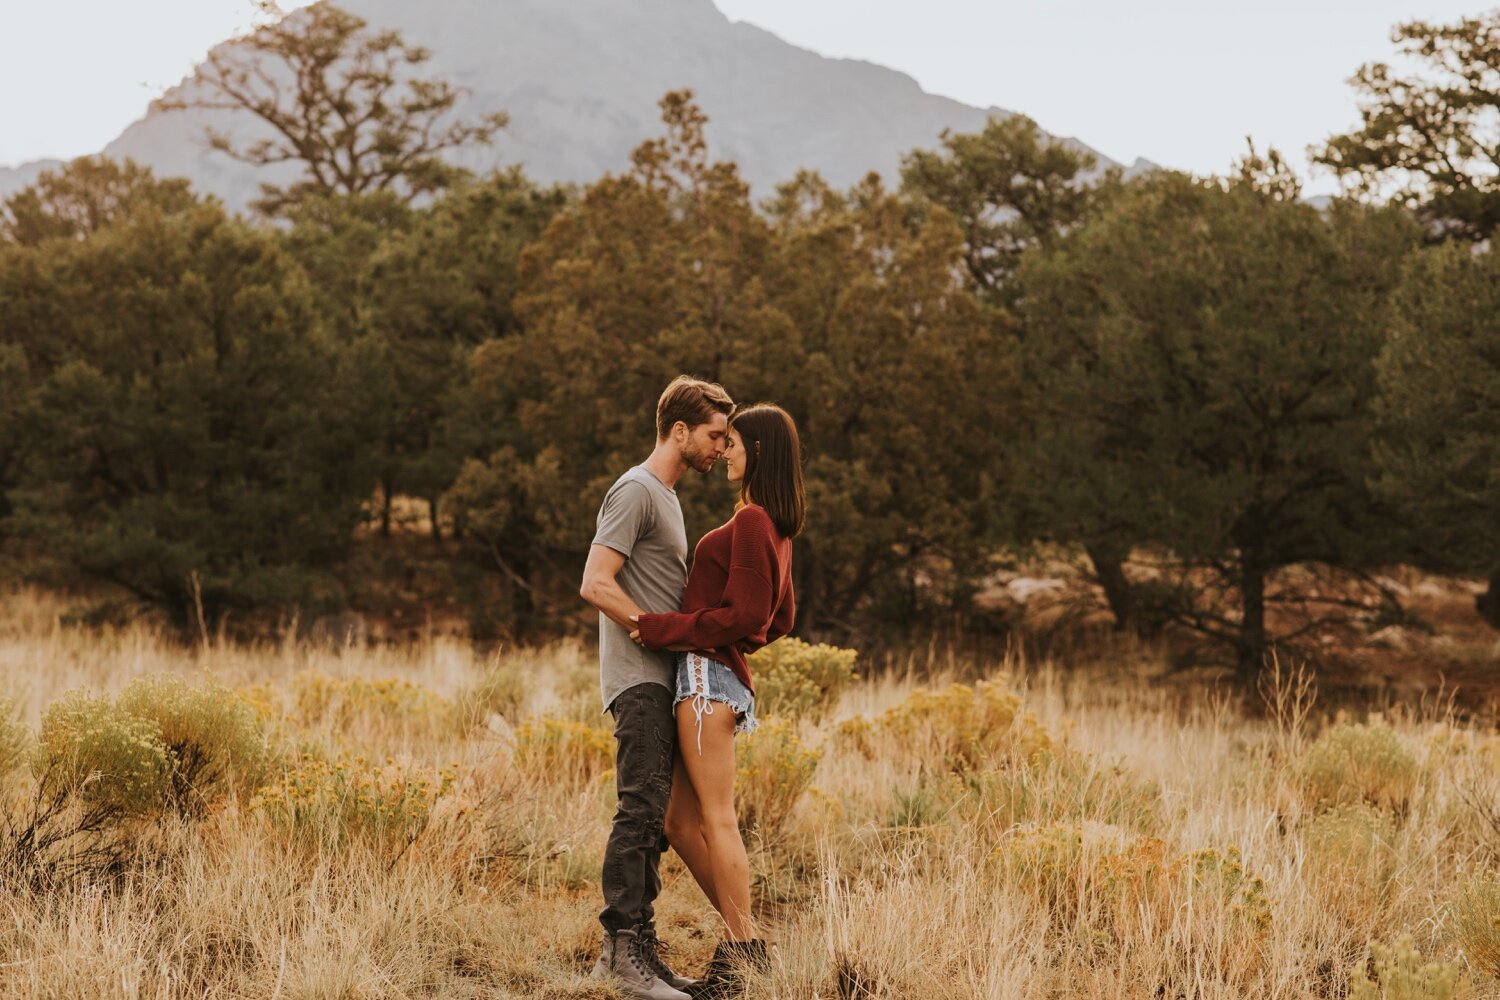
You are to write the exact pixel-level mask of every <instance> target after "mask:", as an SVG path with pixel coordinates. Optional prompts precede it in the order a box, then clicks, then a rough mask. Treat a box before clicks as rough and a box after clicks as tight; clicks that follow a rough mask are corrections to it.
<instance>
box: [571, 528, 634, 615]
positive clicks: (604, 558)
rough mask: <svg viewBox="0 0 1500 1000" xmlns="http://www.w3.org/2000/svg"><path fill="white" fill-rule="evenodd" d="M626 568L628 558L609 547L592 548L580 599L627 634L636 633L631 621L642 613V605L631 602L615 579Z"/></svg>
mask: <svg viewBox="0 0 1500 1000" xmlns="http://www.w3.org/2000/svg"><path fill="white" fill-rule="evenodd" d="M624 565H625V557H624V556H622V555H621V554H620V553H618V552H616V551H615V550H614V549H612V548H610V547H609V546H608V545H594V546H592V547H590V548H589V561H588V563H587V564H585V565H584V567H583V586H581V587H579V588H578V596H580V597H582V598H583V599H584V600H585V601H588V602H589V603H590V604H592V605H593V606H594V607H596V608H598V609H599V610H600V611H602V612H603V613H604V614H605V615H606V616H607V617H608V618H609V619H610V620H611V621H613V622H614V623H615V624H616V625H619V626H621V627H622V628H624V629H625V630H626V631H627V632H633V631H635V622H633V621H631V620H630V616H631V615H639V614H642V613H643V612H642V610H641V606H640V605H638V604H636V603H635V601H633V600H631V599H630V595H629V594H627V593H625V588H624V587H621V586H620V584H619V582H618V581H617V580H616V579H615V574H616V573H618V572H620V567H622V566H624Z"/></svg>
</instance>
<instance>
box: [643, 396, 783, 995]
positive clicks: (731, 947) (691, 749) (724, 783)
mask: <svg viewBox="0 0 1500 1000" xmlns="http://www.w3.org/2000/svg"><path fill="white" fill-rule="evenodd" d="M724 461H725V464H726V465H727V466H728V476H729V481H730V482H731V483H738V484H739V488H740V496H739V503H738V504H737V505H736V507H735V512H734V516H733V517H731V518H730V519H729V521H728V522H727V523H725V524H722V525H720V526H719V527H717V528H715V529H714V530H713V531H710V532H709V533H708V534H706V535H704V536H703V539H702V541H700V542H699V543H698V547H697V548H696V549H695V550H694V553H693V568H692V571H691V572H690V573H689V574H688V580H687V587H686V589H685V590H684V591H683V596H682V610H681V611H680V612H669V613H663V614H642V615H636V616H634V617H633V618H632V620H633V621H635V622H636V624H637V626H638V627H637V629H636V632H635V633H634V634H633V636H634V638H635V639H636V641H638V642H640V643H641V644H642V645H643V646H646V647H647V648H649V649H670V650H675V651H677V652H678V657H677V696H676V700H675V702H674V711H675V712H676V716H677V734H678V740H677V743H678V748H679V753H678V757H677V760H676V764H675V771H674V773H673V778H672V797H671V799H670V801H669V803H668V805H667V817H666V831H667V839H668V841H670V842H671V844H672V847H673V849H674V850H676V851H677V853H678V854H679V855H680V856H681V857H682V859H683V861H684V862H685V863H686V864H687V866H688V870H690V871H691V872H692V873H693V877H694V878H695V879H697V881H698V885H699V886H701V887H702V889H703V892H704V895H706V896H707V897H708V899H709V902H711V903H712V904H713V906H714V909H716V910H718V911H719V914H720V916H722V917H723V918H724V925H725V932H726V934H725V937H726V940H725V941H723V942H721V943H720V944H719V946H718V948H717V949H715V951H714V958H713V961H712V962H711V963H710V965H709V968H708V973H707V976H706V978H705V979H704V980H703V981H702V982H701V983H700V984H699V985H698V986H697V987H694V988H691V989H690V992H691V993H692V994H693V996H695V997H701V996H709V997H713V996H721V995H729V994H730V993H732V992H733V991H734V990H735V989H737V988H738V987H739V986H741V985H742V982H741V980H740V978H739V971H738V970H739V969H740V968H741V967H742V966H744V965H746V964H749V965H756V966H763V965H764V963H765V961H766V952H765V942H763V941H761V940H758V939H757V938H756V937H755V934H754V927H753V926H752V923H751V919H750V868H749V863H748V861H747V860H746V857H745V843H744V841H743V840H742V839H741V837H740V829H739V823H738V820H737V819H736V815H735V808H734V736H735V734H736V733H742V732H744V733H748V732H753V731H754V730H755V727H756V721H755V683H754V680H753V678H751V676H750V669H749V667H748V665H747V664H746V662H745V658H746V657H747V656H748V655H749V654H751V653H753V652H755V651H756V650H757V649H760V648H761V647H762V646H764V645H766V644H767V643H770V642H774V641H775V640H776V639H779V638H781V637H782V636H783V635H786V634H787V632H788V631H790V630H791V627H792V621H793V617H794V614H795V610H796V604H795V600H794V598H793V595H792V539H793V538H795V537H796V536H797V535H798V534H800V533H801V531H802V525H803V518H804V510H805V502H804V498H803V491H802V446H801V443H800V441H799V440H798V437H797V425H796V423H794V422H793V420H792V418H791V416H790V414H788V413H787V412H786V411H785V410H783V409H781V407H779V406H773V405H771V404H769V403H758V404H756V405H755V406H751V407H747V408H746V409H743V410H739V411H737V412H736V413H735V415H734V416H733V417H732V418H731V420H730V422H729V428H728V444H727V446H726V447H725V449H724Z"/></svg>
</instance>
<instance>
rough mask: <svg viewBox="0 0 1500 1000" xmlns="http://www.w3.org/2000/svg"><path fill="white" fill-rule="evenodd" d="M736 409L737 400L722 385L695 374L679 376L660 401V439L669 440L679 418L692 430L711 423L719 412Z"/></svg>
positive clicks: (658, 412)
mask: <svg viewBox="0 0 1500 1000" xmlns="http://www.w3.org/2000/svg"><path fill="white" fill-rule="evenodd" d="M733 412H734V400H732V399H730V398H729V393H727V392H725V391H724V387H723V386H722V385H720V384H719V383H717V382H706V381H704V380H703V379H701V378H693V377H692V376H691V375H679V376H677V377H676V378H674V379H673V380H672V383H671V385H668V386H667V388H666V391H665V392H663V393H662V394H661V399H659V400H657V401H656V439H657V440H658V441H661V440H663V439H665V438H666V436H667V435H668V434H669V433H670V432H671V430H672V425H673V424H675V423H677V421H679V420H681V421H682V422H683V423H685V424H687V426H688V430H692V429H693V428H694V427H697V426H698V425H699V424H706V423H708V422H709V421H710V420H712V419H713V417H714V414H715V413H722V414H724V416H726V417H727V416H729V415H730V414H731V413H733Z"/></svg>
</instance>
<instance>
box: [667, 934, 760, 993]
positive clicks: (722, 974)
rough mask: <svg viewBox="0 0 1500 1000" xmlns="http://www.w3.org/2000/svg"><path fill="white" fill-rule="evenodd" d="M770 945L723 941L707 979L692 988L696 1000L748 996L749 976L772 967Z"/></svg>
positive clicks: (711, 963)
mask: <svg viewBox="0 0 1500 1000" xmlns="http://www.w3.org/2000/svg"><path fill="white" fill-rule="evenodd" d="M770 964H771V962H770V958H769V957H768V956H767V955H766V943H765V942H764V941H762V940H760V939H759V938H756V939H755V940H753V941H720V942H719V946H718V947H717V948H715V949H714V957H713V958H712V959H711V960H710V961H709V963H708V971H706V972H705V973H704V974H703V978H702V979H700V980H698V982H697V983H695V984H694V985H692V986H689V987H688V991H687V992H688V996H690V997H692V998H693V1000H738V998H739V997H743V996H744V995H745V973H746V971H748V970H751V969H753V970H756V971H760V970H763V969H767V968H769V967H770Z"/></svg>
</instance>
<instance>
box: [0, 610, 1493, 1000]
mask: <svg viewBox="0 0 1500 1000" xmlns="http://www.w3.org/2000/svg"><path fill="white" fill-rule="evenodd" d="M0 608H3V610H0V678H3V683H0V697H4V698H6V699H9V700H10V702H11V703H12V704H13V708H14V713H13V714H14V716H15V723H14V724H13V725H12V726H11V728H10V729H9V730H7V732H10V733H12V734H19V737H20V738H21V739H23V740H26V739H31V740H34V739H35V733H36V731H37V727H38V726H40V725H41V723H42V720H43V719H44V716H45V714H46V712H47V709H48V707H49V706H51V705H53V704H54V703H56V702H58V701H59V700H60V699H62V698H63V697H64V695H65V694H67V693H68V692H70V691H74V690H78V689H84V690H87V691H90V692H92V693H93V694H94V695H96V696H97V699H96V700H97V701H98V703H100V704H109V703H111V702H110V701H109V699H111V698H117V697H118V696H119V695H120V694H121V693H122V692H125V691H126V690H127V689H128V688H130V685H131V684H132V682H134V681H138V680H140V679H142V678H152V677H157V678H158V680H156V681H153V682H151V683H153V684H161V683H162V682H161V681H160V679H159V677H158V675H162V674H166V675H169V676H171V675H175V676H177V677H181V678H183V679H185V680H186V681H187V683H188V684H190V685H194V686H195V690H197V689H200V688H201V689H203V690H210V689H212V690H221V689H222V690H228V691H232V692H235V697H237V698H238V699H240V701H241V702H243V704H244V705H248V706H250V707H251V708H252V709H253V711H254V712H255V718H256V720H257V725H258V727H259V729H258V731H259V733H260V737H259V738H260V739H261V740H262V741H263V748H262V749H263V750H264V752H265V755H266V757H265V760H266V761H269V763H266V762H264V761H263V762H261V763H260V764H259V765H258V769H257V770H256V772H255V773H256V774H258V775H261V776H260V777H258V778H257V779H256V780H255V781H254V782H253V783H254V784H256V787H253V788H252V787H241V786H238V785H236V784H235V781H234V780H232V779H233V777H234V775H237V774H239V773H240V772H238V771H226V772H225V773H226V774H228V775H229V779H226V783H227V784H228V785H229V786H230V787H229V788H228V790H227V791H223V792H219V793H216V797H215V798H214V799H213V800H212V801H211V802H207V804H206V805H205V807H204V808H202V809H199V810H195V811H194V812H192V813H191V814H184V813H182V812H181V811H178V810H172V809H168V808H163V809H161V810H159V811H158V812H157V813H155V814H150V813H148V814H147V815H136V814H132V815H129V816H122V817H119V818H117V819H115V820H113V821H112V822H114V823H115V824H116V827H117V829H116V830H115V833H116V834H117V835H118V838H119V839H117V840H115V841H111V845H110V846H111V849H113V850H115V851H116V852H117V853H118V857H117V862H116V863H115V864H114V865H113V866H107V867H105V868H103V869H100V870H98V871H95V872H93V873H92V874H90V875H89V876H88V877H82V878H74V879H70V880H67V881H65V882H62V883H60V884H58V885H54V886H53V887H51V888H49V889H46V890H40V889H37V888H34V887H31V888H27V887H23V886H22V885H20V884H19V883H16V884H12V885H10V886H8V887H7V888H6V889H5V890H4V892H3V895H0V901H3V906H4V914H3V915H4V919H3V920H0V995H3V996H7V997H58V998H62V997H69V998H73V997H83V996H87V997H131V998H141V997H163V998H165V997H288V998H290V997H309V998H311V997H328V998H345V997H476V998H477V997H553V998H570V997H577V998H583V997H598V998H604V997H610V996H613V995H614V994H613V992H612V991H611V990H610V989H609V988H608V987H606V986H602V985H600V984H597V983H594V982H591V981H589V980H588V979H587V978H586V973H587V971H588V968H589V966H590V965H591V964H592V961H593V958H594V956H595V954H596V950H597V947H598V940H597V934H598V927H597V923H596V920H595V914H596V912H597V910H598V908H599V905H600V900H599V892H598V875H599V864H600V856H601V852H602V848H603V843H604V839H605V836H606V833H607V830H608V824H609V819H610V815H611V811H612V797H613V786H612V772H611V770H610V767H611V761H610V759H609V752H610V743H609V738H608V735H607V721H608V720H607V717H604V716H601V714H600V713H599V711H598V704H597V693H596V692H597V687H596V679H597V676H596V666H595V663H594V660H593V656H592V654H591V653H590V652H589V651H588V650H586V649H585V648H583V647H582V646H577V645H567V644H563V645H556V646H552V647H549V648H546V649H539V650H515V651H505V652H502V653H500V654H497V655H493V656H483V655H479V654H476V653H475V652H474V651H473V650H471V649H470V648H468V647H467V646H465V645H463V644H461V643H458V642H456V641H453V640H450V639H434V640H432V641H430V642H426V643H422V644H419V645H416V646H413V647H410V648H402V649H395V648H344V649H329V648H317V647H313V646H307V645H300V644H297V643H294V642H273V643H267V644H265V645H262V646H259V647H254V648H247V647H237V646H229V645H216V644H210V645H208V646H206V647H183V646H180V645H177V644H174V643H172V642H170V641H167V640H166V639H164V638H163V637H162V636H160V635H157V634H154V633H152V632H151V631H149V630H145V629H126V630H123V631H115V632H104V633H100V632H90V631H83V630H79V629H74V628H69V627H65V626H64V625H62V624H61V623H60V619H59V613H60V611H61V608H60V606H59V605H58V604H57V602H56V601H54V600H52V599H51V598H48V597H46V596H45V595H41V594H37V593H35V592H30V591H16V592H11V593H7V594H5V595H3V599H0ZM1148 666H1149V665H1148ZM778 669H781V670H785V669H787V668H786V667H785V665H784V664H783V665H782V667H780V668H778ZM976 671H977V672H976ZM1002 672H1003V674H1004V676H1003V677H1002V676H1001V674H1002ZM1142 673H1143V670H1142V669H1141V668H1140V665H1139V664H1137V665H1135V666H1132V667H1131V668H1130V669H1129V670H1128V671H1126V670H1124V669H1116V668H1112V667H1111V665H1110V664H1108V663H1106V664H1101V665H1100V667H1099V668H1098V669H1096V670H1092V671H1075V672H1070V673H1062V672H1059V671H1056V670H1054V669H1051V668H1050V667H1049V666H1048V665H1047V664H1028V663H1023V662H1018V661H1016V660H1014V659H1012V660H1010V661H1008V662H1002V661H1001V660H1000V659H998V658H997V662H995V663H993V664H988V665H986V664H977V665H976V664H973V663H958V662H931V661H928V662H925V663H923V664H922V665H921V666H920V668H913V669H911V670H908V671H904V672H903V671H885V672H882V673H880V674H879V675H878V676H875V677H871V678H868V679H861V680H856V681H854V682H853V683H849V684H844V683H842V682H841V683H840V685H839V686H837V687H830V686H827V685H825V689H826V690H825V695H826V698H827V703H826V704H822V705H819V706H818V707H817V710H815V711H814V710H807V709H806V706H803V709H802V710H799V711H798V713H797V714H796V715H795V716H794V717H791V718H788V719H784V720H779V721H778V720H775V719H770V718H768V719H767V720H765V721H766V722H767V723H768V725H767V726H766V727H765V733H764V735H763V737H762V735H761V734H758V735H757V736H756V737H752V738H751V739H761V738H764V742H762V743H760V744H758V745H747V746H746V747H745V751H746V753H745V758H746V765H745V767H744V768H743V770H742V774H741V781H742V798H743V799H744V800H745V801H746V802H747V803H751V804H753V808H752V809H750V811H749V813H748V814H747V817H746V819H747V823H748V824H749V825H748V844H749V847H750V852H751V864H752V873H753V879H754V893H755V897H756V903H757V907H758V911H759V916H760V920H761V923H762V925H763V928H764V931H765V933H766V935H767V936H768V937H769V938H771V939H772V940H773V941H774V943H775V948H774V949H773V955H774V957H773V962H772V965H771V968H770V970H769V971H768V972H766V973H765V974H764V975H762V976H759V977H757V978H756V979H755V980H754V981H753V982H752V984H751V995H752V996H757V997H767V998H770V997H777V998H806V1000H812V998H831V997H845V998H847V997H923V998H926V997H940V998H948V997H952V998H973V997H985V998H990V997H993V998H1011V997H1014V998H1033V997H1035V998H1041V997H1049V998H1050V997H1097V998H1106V997H1108V998H1127V997H1128V998H1148V997H1150V998H1158V997H1163V998H1203V1000H1209V998H1225V1000H1227V998H1242V997H1277V998H1281V997H1284V998H1304V997H1343V996H1347V995H1350V993H1351V991H1353V992H1354V994H1355V995H1358V996H1360V997H1386V998H1392V1000H1394V998H1406V997H1413V998H1415V997H1436V998H1442V997H1449V996H1455V997H1457V996H1471V997H1488V996H1497V995H1500V992H1497V989H1496V980H1495V979H1493V978H1490V977H1492V976H1494V975H1495V974H1497V973H1500V968H1497V962H1496V958H1495V956H1496V955H1500V892H1496V891H1495V889H1494V886H1495V877H1494V876H1493V871H1494V869H1496V868H1497V867H1500V772H1497V768H1496V764H1500V740H1497V739H1496V738H1495V736H1494V735H1493V734H1492V733H1491V732H1489V731H1488V730H1485V729H1481V728H1477V727H1474V726H1471V725H1466V724H1462V723H1459V722H1457V721H1455V720H1454V719H1452V718H1450V717H1447V716H1445V715H1443V714H1441V713H1438V712H1434V711H1431V710H1427V711H1412V712H1406V713H1396V714H1390V713H1388V714H1387V715H1386V716H1385V717H1383V718H1374V719H1371V718H1361V719H1355V718H1347V719H1328V718H1325V717H1324V716H1323V714H1322V713H1321V712H1320V710H1319V709H1318V707H1317V705H1316V702H1315V701H1314V702H1312V703H1311V708H1309V702H1308V695H1307V692H1305V691H1304V692H1303V693H1302V694H1301V695H1299V694H1298V693H1297V691H1298V688H1297V686H1296V685H1295V684H1294V683H1292V682H1291V681H1289V680H1286V679H1283V681H1282V682H1281V683H1279V684H1277V685H1276V686H1275V688H1274V690H1273V691H1272V692H1271V693H1270V697H1269V698H1268V699H1267V700H1269V701H1270V702H1271V703H1272V704H1273V705H1279V710H1278V711H1275V712H1272V713H1269V714H1267V713H1266V712H1264V711H1261V710H1260V709H1259V707H1258V706H1257V710H1256V711H1255V712H1254V713H1248V714H1247V713H1245V712H1244V711H1243V710H1242V709H1243V706H1241V705H1240V704H1239V703H1237V702H1236V701H1235V700H1234V699H1232V698H1230V697H1227V696H1225V695H1222V694H1216V693H1215V692H1213V691H1209V690H1198V691H1191V692H1187V693H1184V691H1183V690H1181V689H1180V688H1174V687H1170V686H1168V685H1165V684H1161V683H1154V682H1151V681H1149V680H1147V679H1143V677H1142V676H1141V675H1142ZM135 690H140V688H139V687H138V688H136V689H135ZM808 697H812V696H808ZM803 700H806V699H805V698H804V699H803ZM789 703H790V702H789ZM799 704H800V702H799ZM4 735H5V734H4V733H0V736H4ZM4 743H5V740H4V739H0V744H4ZM6 745H9V744H6ZM38 754H39V752H38V751H37V750H36V749H35V748H34V746H22V747H21V749H20V750H19V751H18V752H17V753H15V754H11V755H10V756H9V757H8V758H7V759H12V758H13V759H14V760H16V761H19V763H17V764H15V765H14V766H10V767H9V769H8V771H7V772H6V773H7V775H8V776H7V777H6V778H5V779H4V780H5V787H6V795H5V807H6V810H7V813H6V815H7V816H8V817H10V821H9V824H8V825H7V826H6V827H5V829H6V830H10V831H12V833H13V831H14V830H15V829H16V828H17V824H18V823H19V822H20V821H21V820H24V819H25V817H26V815H27V813H26V809H27V808H28V804H30V803H34V801H35V793H36V785H37V778H36V774H37V767H38V764H37V761H38V760H39V756H38ZM216 787H217V786H216ZM6 837H11V839H6ZM15 846H16V845H15V843H14V839H13V837H12V836H11V834H5V836H0V849H3V850H9V851H14V849H15ZM3 861H4V859H3V858H0V862H3ZM4 870H9V869H5V868H4V867H3V865H0V871H4ZM665 874H666V883H665V889H664V893H663V897H662V900H661V902H660V905H659V923H660V926H661V929H662V933H663V936H664V938H665V939H666V940H667V941H668V942H669V943H670V944H671V945H673V946H674V947H673V951H672V952H671V954H670V956H669V957H670V958H671V960H672V961H673V962H674V963H676V964H679V965H681V966H683V967H685V968H686V969H688V970H692V969H696V968H701V965H702V963H703V962H704V961H705V960H706V959H707V957H708V954H709V953H710V952H711V951H712V949H713V945H714V943H715V942H716V940H717V938H718V935H719V925H718V922H717V920H716V918H715V917H714V915H713V914H712V912H711V910H710V909H709V908H708V907H707V905H706V904H705V902H704V901H703V898H702V896H701V895H700V893H699V892H698V890H697V889H696V887H695V886H694V885H693V883H692V881H691V878H690V877H688V876H687V875H686V873H685V871H684V870H683V868H682V867H681V865H680V864H679V863H677V862H676V859H675V858H674V857H672V856H670V855H669V856H668V858H667V861H666V869H665ZM1372 944H1373V945H1374V948H1373V950H1372Z"/></svg>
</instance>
